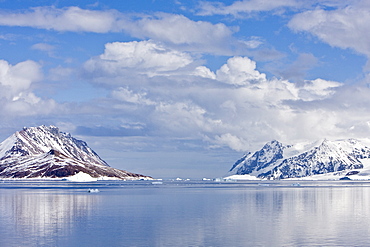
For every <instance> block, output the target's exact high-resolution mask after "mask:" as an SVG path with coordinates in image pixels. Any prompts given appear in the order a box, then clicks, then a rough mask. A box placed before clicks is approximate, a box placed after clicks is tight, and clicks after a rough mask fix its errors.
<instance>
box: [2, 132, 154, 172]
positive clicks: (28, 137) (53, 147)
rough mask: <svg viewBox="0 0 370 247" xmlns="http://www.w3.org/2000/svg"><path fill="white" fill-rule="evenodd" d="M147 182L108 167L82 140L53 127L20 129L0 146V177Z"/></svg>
mask: <svg viewBox="0 0 370 247" xmlns="http://www.w3.org/2000/svg"><path fill="white" fill-rule="evenodd" d="M81 173H82V174H85V175H86V174H88V175H89V176H90V177H92V178H106V179H108V178H110V179H149V178H150V177H147V176H143V175H140V174H135V173H130V172H127V171H122V170H118V169H115V168H112V167H110V166H109V165H108V164H107V163H106V162H105V161H104V160H102V159H101V158H100V157H99V156H98V155H97V154H96V153H95V152H94V151H93V150H92V149H91V148H90V147H89V146H88V145H87V144H86V142H84V141H81V140H77V139H75V138H73V137H72V136H71V135H70V134H67V133H63V132H60V131H59V129H58V128H57V127H55V126H39V127H31V128H23V130H21V131H17V132H16V133H14V134H13V135H11V136H10V137H9V138H7V139H6V140H5V141H3V142H2V143H1V144H0V178H67V177H71V176H75V175H77V174H81Z"/></svg>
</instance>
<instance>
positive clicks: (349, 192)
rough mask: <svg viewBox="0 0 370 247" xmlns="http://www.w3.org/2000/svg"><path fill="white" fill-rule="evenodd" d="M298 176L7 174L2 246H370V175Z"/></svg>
mask: <svg viewBox="0 0 370 247" xmlns="http://www.w3.org/2000/svg"><path fill="white" fill-rule="evenodd" d="M294 183H295V182H287V181H285V182H263V183H257V182H246V183H216V182H196V181H186V182H185V181H182V182H175V181H172V182H171V181H163V184H160V185H153V184H152V183H151V182H150V181H140V182H94V183H71V182H27V183H26V182H22V181H17V182H9V181H4V182H2V181H0V236H1V239H0V246H7V247H8V246H9V247H11V246H29V247H30V246H370V182H341V181H332V182H299V183H300V186H294V185H296V184H294ZM89 188H91V189H93V188H97V189H99V191H100V192H99V193H88V192H87V191H88V189H89Z"/></svg>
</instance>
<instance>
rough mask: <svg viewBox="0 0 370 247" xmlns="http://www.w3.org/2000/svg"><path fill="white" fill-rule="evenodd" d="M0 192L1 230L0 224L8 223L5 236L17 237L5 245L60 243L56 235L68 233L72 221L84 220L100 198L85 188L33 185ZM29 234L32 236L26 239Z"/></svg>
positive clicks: (71, 228) (5, 225)
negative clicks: (82, 191) (63, 188)
mask: <svg viewBox="0 0 370 247" xmlns="http://www.w3.org/2000/svg"><path fill="white" fill-rule="evenodd" d="M36 187H37V186H36ZM1 193H2V195H1V196H0V213H1V217H0V218H1V224H0V233H1V228H4V229H6V228H9V227H11V229H13V231H11V230H7V231H5V233H7V234H8V236H7V238H8V239H9V237H12V238H14V241H16V242H14V243H15V245H6V246H31V245H29V244H30V242H31V243H32V246H62V245H60V244H58V243H57V242H55V241H56V239H57V238H56V237H58V238H61V239H63V237H65V236H69V235H70V232H71V231H73V230H74V229H73V227H74V224H75V223H76V222H78V221H82V222H85V221H86V219H87V218H88V216H89V215H90V214H91V212H92V210H93V209H94V208H96V206H97V204H99V202H100V197H97V196H91V195H90V194H88V193H87V192H86V193H83V194H81V193H78V192H76V193H71V192H70V191H64V192H63V191H58V190H53V189H37V188H34V189H28V190H27V189H10V190H2V191H1ZM3 237H4V236H2V238H3ZM24 237H26V238H24ZM30 237H33V238H34V239H28V238H30ZM22 241H23V242H24V244H23V243H22ZM0 246H2V245H1V244H0ZM4 246H5V245H4Z"/></svg>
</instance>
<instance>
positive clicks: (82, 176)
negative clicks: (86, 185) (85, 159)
mask: <svg viewBox="0 0 370 247" xmlns="http://www.w3.org/2000/svg"><path fill="white" fill-rule="evenodd" d="M64 179H65V180H67V181H70V182H92V181H97V180H98V179H97V178H93V177H91V176H90V175H89V174H87V173H84V172H79V173H77V174H75V175H73V176H70V177H66V178H64Z"/></svg>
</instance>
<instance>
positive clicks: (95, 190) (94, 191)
mask: <svg viewBox="0 0 370 247" xmlns="http://www.w3.org/2000/svg"><path fill="white" fill-rule="evenodd" d="M87 192H89V193H98V192H100V191H99V190H98V189H88V191H87Z"/></svg>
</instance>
